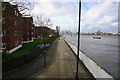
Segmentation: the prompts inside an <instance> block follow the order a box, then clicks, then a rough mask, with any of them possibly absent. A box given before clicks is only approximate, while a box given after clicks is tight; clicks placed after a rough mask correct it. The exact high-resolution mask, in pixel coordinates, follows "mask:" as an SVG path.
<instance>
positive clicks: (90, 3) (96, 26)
mask: <svg viewBox="0 0 120 80" xmlns="http://www.w3.org/2000/svg"><path fill="white" fill-rule="evenodd" d="M30 1H31V2H32V3H34V5H35V6H34V9H33V10H32V12H31V14H32V16H37V15H43V16H46V17H50V19H51V20H52V23H53V25H52V26H50V27H51V28H53V29H55V28H56V26H59V27H60V30H61V31H72V32H77V31H78V9H79V8H78V0H30ZM118 1H119V0H84V1H82V9H81V32H96V31H97V30H101V31H103V32H118Z"/></svg>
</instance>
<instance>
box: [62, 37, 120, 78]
mask: <svg viewBox="0 0 120 80" xmlns="http://www.w3.org/2000/svg"><path fill="white" fill-rule="evenodd" d="M64 36H65V37H66V38H67V39H68V40H69V41H70V42H72V43H73V44H74V45H75V46H77V35H72V36H71V35H64ZM93 36H95V35H81V36H80V50H81V51H83V52H84V53H85V54H86V55H87V56H89V57H90V58H91V59H93V60H94V61H95V62H96V63H97V64H98V65H100V66H101V67H102V68H103V69H104V70H106V71H107V72H108V73H109V74H111V75H112V76H114V77H115V78H118V67H120V65H118V63H119V61H118V54H119V52H120V50H119V47H120V46H119V45H118V39H120V36H119V37H118V36H101V39H93Z"/></svg>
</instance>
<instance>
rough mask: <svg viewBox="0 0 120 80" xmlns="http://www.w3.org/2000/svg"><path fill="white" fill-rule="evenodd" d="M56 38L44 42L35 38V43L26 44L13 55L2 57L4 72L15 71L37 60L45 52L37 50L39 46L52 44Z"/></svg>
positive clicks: (46, 39)
mask: <svg viewBox="0 0 120 80" xmlns="http://www.w3.org/2000/svg"><path fill="white" fill-rule="evenodd" d="M54 39H55V37H52V38H45V39H44V41H43V42H42V41H41V40H40V38H35V39H34V41H33V42H30V43H24V44H22V47H21V48H20V49H18V50H16V51H15V52H13V53H11V54H5V53H3V55H2V63H3V72H4V71H8V70H10V69H14V68H15V67H17V66H20V65H23V64H25V63H27V62H28V61H30V60H32V59H33V58H35V57H36V56H37V55H39V54H41V53H43V50H42V49H40V48H37V47H36V46H37V45H38V44H46V43H51V42H52V41H53V40H54Z"/></svg>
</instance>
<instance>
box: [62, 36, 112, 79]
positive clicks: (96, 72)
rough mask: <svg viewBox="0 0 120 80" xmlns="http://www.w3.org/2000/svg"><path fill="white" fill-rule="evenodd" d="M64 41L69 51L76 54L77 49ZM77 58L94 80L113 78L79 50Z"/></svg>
mask: <svg viewBox="0 0 120 80" xmlns="http://www.w3.org/2000/svg"><path fill="white" fill-rule="evenodd" d="M64 40H65V41H66V42H67V44H68V45H69V46H70V47H71V49H72V50H73V51H74V52H75V54H77V47H76V46H75V45H73V44H72V43H71V42H70V41H68V40H67V39H66V38H64ZM79 52H80V55H79V58H80V60H81V61H82V62H83V63H84V65H85V66H86V67H87V69H88V70H89V71H90V72H91V74H92V75H93V76H94V78H111V79H112V80H114V79H113V77H112V76H111V75H110V74H109V73H107V72H106V71H105V70H104V69H102V68H101V66H99V65H98V64H97V63H96V62H94V61H93V60H92V59H91V58H89V57H88V56H87V55H86V54H84V53H82V52H81V51H80V50H79Z"/></svg>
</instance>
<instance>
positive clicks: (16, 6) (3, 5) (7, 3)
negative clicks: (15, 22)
mask: <svg viewBox="0 0 120 80" xmlns="http://www.w3.org/2000/svg"><path fill="white" fill-rule="evenodd" d="M6 6H10V7H12V8H13V9H15V10H17V11H18V5H12V4H10V3H9V2H2V9H3V10H4V9H5V7H6Z"/></svg>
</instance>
